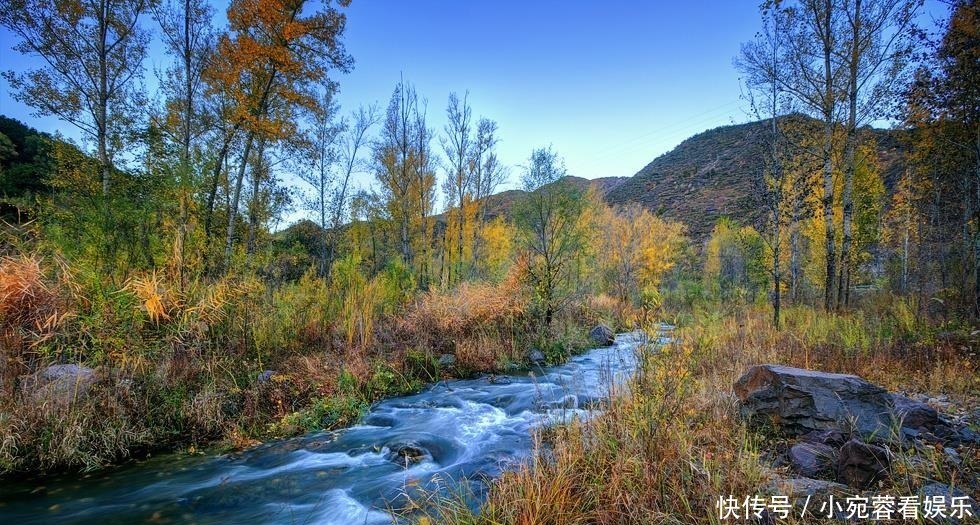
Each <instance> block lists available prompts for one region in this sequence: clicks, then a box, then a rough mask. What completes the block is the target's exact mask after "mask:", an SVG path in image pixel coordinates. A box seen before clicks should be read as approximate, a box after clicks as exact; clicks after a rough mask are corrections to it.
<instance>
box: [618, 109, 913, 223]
mask: <svg viewBox="0 0 980 525" xmlns="http://www.w3.org/2000/svg"><path fill="white" fill-rule="evenodd" d="M783 118H787V119H797V120H799V121H802V122H803V124H807V125H812V126H817V125H819V124H818V123H817V122H816V121H814V120H812V119H809V118H808V117H804V116H801V115H791V116H787V117H783ZM767 125H768V122H767V121H756V122H748V123H745V124H737V125H732V126H722V127H718V128H715V129H711V130H708V131H705V132H703V133H699V134H697V135H694V136H693V137H691V138H689V139H687V140H685V141H683V142H681V143H680V144H679V145H678V146H677V147H675V148H674V149H672V150H671V151H669V152H667V153H665V154H663V155H661V156H659V157H657V158H656V159H654V160H653V161H652V162H650V163H649V164H647V165H646V166H645V167H643V169H641V170H640V171H638V172H637V173H636V174H635V175H633V176H632V177H630V178H629V179H627V180H626V181H625V182H624V183H622V184H619V185H618V186H616V187H615V188H612V189H611V190H610V191H609V192H608V193H607V194H606V197H605V198H606V201H607V202H608V203H610V204H626V203H630V202H638V203H640V204H642V205H643V206H645V207H646V208H648V209H649V210H651V211H653V212H654V213H657V214H658V215H661V216H662V217H664V218H667V219H671V220H676V221H681V222H683V223H685V224H687V226H688V231H689V235H690V236H691V238H692V239H694V240H695V241H701V240H704V239H705V238H707V236H708V235H709V234H710V233H711V229H712V228H713V227H714V224H715V222H716V221H717V220H718V218H719V217H722V216H728V217H731V218H733V219H736V220H738V221H739V222H741V223H743V224H752V225H759V224H760V223H761V222H762V220H763V213H764V210H763V209H762V206H761V205H760V202H759V199H758V189H757V183H756V180H757V177H758V174H759V173H760V172H761V170H762V167H763V166H762V162H763V159H764V156H763V152H762V151H761V148H760V140H759V137H760V134H761V132H763V131H764V130H765V126H767ZM863 131H866V132H870V133H873V134H874V135H875V138H876V140H877V145H878V156H879V159H878V160H879V164H880V166H881V168H882V175H883V177H884V179H885V186H886V187H887V188H888V189H889V190H890V189H892V188H894V185H895V182H896V181H897V179H898V176H899V175H900V174H901V171H902V166H901V158H902V155H901V145H900V144H901V141H900V140H899V139H898V135H897V134H898V133H899V132H896V131H891V130H882V129H873V128H865V130H863Z"/></svg>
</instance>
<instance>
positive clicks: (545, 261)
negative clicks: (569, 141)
mask: <svg viewBox="0 0 980 525" xmlns="http://www.w3.org/2000/svg"><path fill="white" fill-rule="evenodd" d="M566 176H567V172H566V170H565V165H564V162H563V161H562V159H561V158H559V156H558V154H557V153H555V152H554V151H552V150H551V148H550V147H548V148H539V149H536V150H534V151H532V152H531V156H530V158H529V159H528V164H527V166H525V168H524V175H523V176H522V178H521V183H522V186H523V189H524V191H526V192H527V194H526V195H525V196H524V197H523V198H522V199H521V201H520V202H519V203H518V206H517V209H516V210H515V216H516V221H517V225H518V227H519V228H520V230H521V233H522V238H521V245H522V247H523V249H524V252H525V253H526V255H527V260H528V266H527V276H528V279H529V282H530V284H531V286H532V287H533V289H534V291H535V298H536V300H537V302H538V304H539V305H540V307H541V309H542V311H543V317H544V324H545V326H546V327H550V326H551V322H552V320H553V319H554V316H555V314H557V313H558V312H560V311H561V310H562V309H563V308H564V307H565V305H566V304H567V303H568V301H569V299H570V298H571V297H572V295H573V294H572V289H571V288H572V287H571V280H572V273H571V271H572V265H573V262H574V261H575V259H576V258H577V257H578V253H579V251H580V250H581V248H582V247H583V245H584V241H585V235H584V232H582V231H581V229H580V228H579V227H578V226H579V217H580V216H581V214H582V212H583V210H584V208H585V199H584V196H583V192H582V190H580V189H578V188H576V187H575V186H573V185H571V184H570V183H569V182H568V181H567V180H564V179H565V177H566Z"/></svg>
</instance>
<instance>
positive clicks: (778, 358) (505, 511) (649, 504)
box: [421, 308, 978, 525]
mask: <svg viewBox="0 0 980 525" xmlns="http://www.w3.org/2000/svg"><path fill="white" fill-rule="evenodd" d="M903 315H904V314H902V313H901V312H898V313H897V314H895V315H885V316H881V315H875V316H865V315H864V314H860V313H858V314H850V315H826V314H822V313H818V312H815V311H813V310H810V309H803V308H801V309H795V310H792V311H791V312H789V314H788V315H787V322H786V326H785V327H784V329H783V330H780V331H776V330H773V329H772V328H771V326H770V324H769V321H768V315H767V312H765V311H763V310H761V309H760V310H757V309H748V310H746V311H742V312H741V313H739V314H738V315H734V316H720V315H702V316H698V317H697V318H696V319H695V322H693V323H691V325H690V326H689V327H688V328H685V329H682V330H680V331H679V332H678V333H677V334H676V335H677V337H678V338H679V340H680V341H681V342H680V344H675V345H671V346H670V347H668V348H665V349H664V350H663V351H662V352H660V353H658V354H651V353H646V354H644V355H643V356H642V362H643V365H642V366H641V368H640V371H639V372H638V373H637V375H636V377H635V378H634V380H633V382H632V384H631V387H630V388H629V389H628V390H627V391H623V392H619V393H618V395H616V396H614V398H613V400H612V402H611V404H610V406H609V407H608V409H607V410H606V411H605V412H604V413H603V414H601V415H599V416H598V417H596V418H594V419H592V420H590V421H588V422H575V423H572V424H570V425H566V426H562V427H559V428H556V429H553V430H550V431H548V432H547V435H546V436H545V441H546V443H547V444H548V445H547V446H542V447H540V448H539V452H538V453H537V454H536V455H535V457H534V459H533V461H532V462H531V464H529V465H526V466H525V467H523V468H521V469H519V470H517V471H515V472H511V473H508V474H505V475H504V476H503V477H502V478H501V479H500V480H498V481H497V483H495V484H494V486H493V487H492V489H491V492H490V495H489V497H488V499H487V501H486V502H485V504H484V506H483V508H482V509H481V512H480V513H478V514H474V513H473V512H470V511H469V510H468V509H467V507H466V506H465V504H463V503H462V502H461V501H457V500H448V501H443V502H442V504H441V505H440V506H437V507H436V508H435V509H434V510H431V511H429V513H428V514H427V515H425V516H423V517H422V519H421V521H422V522H428V523H433V522H435V523H485V524H521V525H531V524H579V523H581V524H585V523H589V524H592V523H597V524H613V523H616V524H620V523H624V524H625V523H717V522H718V517H717V514H716V511H715V507H714V505H715V502H716V501H717V498H718V496H719V495H729V494H733V495H742V496H745V495H753V494H759V493H762V490H763V486H764V485H765V484H766V483H767V482H768V480H769V479H770V478H771V477H772V476H773V475H774V472H773V471H772V470H771V469H770V468H769V467H767V466H765V465H764V464H763V462H762V461H760V451H761V450H763V449H766V448H768V447H770V446H773V443H771V442H770V441H769V440H770V439H773V438H770V437H769V436H767V435H766V434H759V433H756V430H755V429H750V428H748V427H746V425H745V423H744V422H743V421H742V420H741V419H740V418H739V417H738V414H737V404H736V400H735V398H734V396H733V394H732V393H731V391H732V384H733V382H734V381H735V380H736V379H737V378H738V377H739V376H740V375H741V374H742V373H744V371H745V370H746V369H747V368H748V367H749V366H751V365H754V364H759V363H766V362H776V363H783V364H789V365H794V366H803V367H810V368H821V369H825V370H831V371H839V372H848V373H856V374H859V375H862V376H864V377H866V378H868V379H869V380H871V381H875V382H878V383H881V384H883V385H885V386H887V387H889V388H893V389H899V388H901V389H905V390H917V391H923V390H924V391H927V392H945V393H948V394H951V395H955V396H964V397H969V396H972V399H973V400H974V401H973V403H974V406H975V400H976V396H977V395H978V378H977V373H976V372H977V362H976V359H975V356H974V355H973V354H972V353H970V351H969V348H967V349H965V350H964V349H963V348H961V346H962V345H960V344H957V345H948V344H939V345H937V344H933V343H930V342H929V341H930V337H929V335H928V334H929V333H928V332H927V331H923V332H920V333H919V334H918V337H917V338H912V335H913V334H911V333H909V332H908V331H903V330H901V329H898V328H899V325H901V324H902V323H903V322H904V321H903V319H901V317H903ZM909 327H911V325H906V328H909ZM920 328H921V327H920ZM859 334H863V336H862V337H864V338H865V339H866V340H864V341H863V342H862V341H861V340H860V339H861V338H860V337H858V335H859ZM862 345H863V346H862ZM913 454H914V453H912V452H910V451H905V450H899V451H897V453H896V460H895V462H894V465H895V466H894V469H893V470H894V472H893V476H892V478H891V479H892V481H891V483H892V485H891V486H889V487H884V489H887V490H891V493H894V494H911V493H914V491H915V490H917V489H918V488H919V486H921V485H922V484H923V483H924V482H925V480H927V479H938V480H943V481H947V482H950V481H952V482H956V481H957V480H961V479H963V478H964V477H966V478H967V479H969V477H970V476H971V474H970V473H971V472H972V471H971V469H972V468H973V467H972V466H971V465H975V464H976V458H970V457H967V458H964V461H963V465H961V466H957V467H951V465H950V464H948V463H945V462H944V461H943V460H942V452H941V451H939V452H937V453H935V454H931V455H930V454H925V456H928V457H923V454H922V453H918V455H917V456H913ZM972 475H973V476H975V473H974V474H972ZM797 519H798V518H797Z"/></svg>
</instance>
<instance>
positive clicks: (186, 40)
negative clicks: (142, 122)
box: [151, 0, 214, 290]
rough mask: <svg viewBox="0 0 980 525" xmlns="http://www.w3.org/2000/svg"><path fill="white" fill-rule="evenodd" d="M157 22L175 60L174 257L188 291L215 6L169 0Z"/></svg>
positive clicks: (170, 79)
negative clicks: (196, 146)
mask: <svg viewBox="0 0 980 525" xmlns="http://www.w3.org/2000/svg"><path fill="white" fill-rule="evenodd" d="M151 7H152V8H153V14H154V17H155V18H156V20H157V23H158V24H159V25H160V29H161V33H162V35H163V42H164V45H165V46H166V50H167V53H168V54H170V55H171V56H172V57H174V58H175V63H174V64H173V65H172V66H171V67H170V68H168V70H167V74H166V75H165V76H164V77H163V78H161V88H162V90H163V91H164V92H165V93H166V94H167V99H168V100H167V110H168V118H167V123H168V124H169V126H167V128H168V129H170V130H171V140H172V141H173V142H175V143H176V144H178V145H179V149H178V151H179V153H178V155H179V156H178V162H177V177H176V179H177V191H178V195H177V201H178V204H177V208H178V221H177V236H176V239H175V242H176V246H175V247H174V253H175V254H176V256H177V261H176V266H177V271H178V273H179V275H178V282H179V283H180V287H181V290H183V288H184V286H185V284H186V283H185V281H186V275H185V273H184V270H185V266H186V264H185V260H184V259H185V249H186V244H187V233H188V228H189V222H190V213H191V211H190V207H191V202H192V199H191V197H192V195H193V194H194V191H195V187H196V177H195V174H194V166H195V165H196V164H197V163H196V162H195V159H194V157H193V155H194V142H195V141H196V140H198V139H199V138H200V136H201V135H202V133H203V129H204V125H203V123H202V119H201V118H200V115H199V113H200V108H199V102H200V98H201V96H202V92H203V81H202V75H203V73H204V69H205V66H206V64H207V61H208V59H209V57H210V54H211V49H212V48H213V46H214V29H213V28H212V26H211V20H212V17H213V15H214V13H213V11H214V10H213V9H212V8H211V6H210V5H208V4H206V3H204V2H202V1H201V0H169V1H167V2H165V3H162V4H154V5H152V6H151Z"/></svg>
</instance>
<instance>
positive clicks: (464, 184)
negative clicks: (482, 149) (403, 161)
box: [441, 93, 473, 284]
mask: <svg viewBox="0 0 980 525" xmlns="http://www.w3.org/2000/svg"><path fill="white" fill-rule="evenodd" d="M468 98H469V93H464V94H463V97H462V99H461V98H460V97H459V96H458V95H456V93H450V94H449V103H448V105H447V106H446V126H445V129H444V133H443V136H442V138H441V141H442V149H443V152H444V154H445V156H446V163H447V169H446V171H447V173H446V175H447V176H446V180H445V181H444V183H443V192H444V194H445V195H446V210H447V215H448V221H449V227H447V228H446V242H445V243H444V249H443V250H444V251H443V254H444V257H445V258H446V259H448V264H445V265H444V266H445V269H446V275H447V283H448V284H452V283H453V282H454V280H459V279H460V278H461V277H462V273H463V265H464V251H465V247H464V244H465V241H466V240H468V238H467V236H466V224H467V212H468V209H469V208H471V203H472V201H473V194H472V192H471V190H472V189H473V183H472V175H473V172H472V170H470V169H469V165H468V164H469V160H470V154H471V150H472V148H473V144H472V141H473V136H472V135H473V130H472V126H473V122H472V120H473V115H472V113H473V111H472V109H471V108H470V105H469V102H468V100H467V99H468ZM450 234H455V235H452V237H453V238H452V239H451V240H452V242H450V238H449V237H450Z"/></svg>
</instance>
